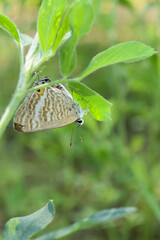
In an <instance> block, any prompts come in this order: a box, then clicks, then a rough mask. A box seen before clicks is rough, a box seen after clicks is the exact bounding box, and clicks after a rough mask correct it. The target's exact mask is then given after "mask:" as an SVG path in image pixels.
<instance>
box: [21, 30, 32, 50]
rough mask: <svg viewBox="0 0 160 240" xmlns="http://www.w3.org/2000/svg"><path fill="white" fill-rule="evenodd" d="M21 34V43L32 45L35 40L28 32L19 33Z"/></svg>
mask: <svg viewBox="0 0 160 240" xmlns="http://www.w3.org/2000/svg"><path fill="white" fill-rule="evenodd" d="M19 36H20V41H21V45H22V46H24V47H25V46H28V45H30V44H31V43H32V41H33V39H32V38H31V37H30V36H29V35H27V34H23V33H19Z"/></svg>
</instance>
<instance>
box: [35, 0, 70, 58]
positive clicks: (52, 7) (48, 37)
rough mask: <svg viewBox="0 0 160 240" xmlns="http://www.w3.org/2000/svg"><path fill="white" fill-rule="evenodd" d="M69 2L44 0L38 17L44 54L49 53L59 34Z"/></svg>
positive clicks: (64, 0) (39, 33) (65, 0)
mask: <svg viewBox="0 0 160 240" xmlns="http://www.w3.org/2000/svg"><path fill="white" fill-rule="evenodd" d="M66 2H67V0H58V1H57V0H43V2H42V5H41V7H40V10H39V15H38V35H39V41H40V45H41V48H42V51H43V53H44V54H45V53H47V51H48V50H49V48H50V47H51V45H52V43H53V41H54V38H55V36H56V34H57V31H58V28H59V25H60V22H61V19H62V16H63V14H64V11H65V8H66Z"/></svg>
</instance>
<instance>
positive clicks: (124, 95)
mask: <svg viewBox="0 0 160 240" xmlns="http://www.w3.org/2000/svg"><path fill="white" fill-rule="evenodd" d="M26 2H27V1H26ZM68 2H69V1H68ZM70 2H74V1H73V0H72V1H71V0H70ZM93 2H97V6H101V8H100V11H101V12H100V13H99V14H100V15H99V14H97V15H96V13H97V12H96V13H95V15H96V21H97V22H98V23H99V26H98V24H96V28H94V29H93V33H92V34H93V35H92V34H91V35H89V36H90V43H89V44H88V43H87V42H88V39H87V41H85V39H84V42H82V43H81V44H82V45H80V46H76V50H78V51H77V52H78V58H77V60H78V61H77V63H78V64H77V66H76V65H75V72H74V74H75V75H76V74H77V73H79V72H82V70H83V69H85V67H86V66H87V65H88V63H89V62H90V64H89V66H88V67H87V69H86V70H84V71H83V72H82V74H80V75H79V76H78V74H77V78H76V79H75V80H76V81H77V82H78V81H79V80H80V79H82V77H83V78H84V77H86V76H87V78H86V79H85V80H86V83H87V85H88V86H89V88H90V87H91V89H95V90H96V91H97V92H99V93H100V94H101V95H102V96H104V98H106V99H109V100H110V101H111V102H112V103H113V106H112V121H108V122H107V123H105V122H104V123H98V122H96V121H94V120H93V119H92V118H90V117H89V115H88V116H87V117H85V125H84V126H83V128H81V129H80V135H81V136H82V138H83V141H84V143H82V144H79V142H78V140H77V142H75V141H76V140H74V142H73V147H72V148H69V139H70V134H71V131H72V126H68V127H66V128H62V129H56V130H53V131H46V132H42V133H34V134H26V135H23V134H18V133H15V132H13V130H12V123H11V124H10V125H9V126H8V128H7V129H6V134H5V136H4V137H3V138H2V141H1V144H0V158H1V161H0V176H1V181H0V202H1V208H0V216H1V219H0V220H1V222H0V225H1V226H4V224H5V222H6V221H7V219H9V218H11V217H13V216H17V215H21V216H22V215H25V214H28V211H34V209H35V208H36V207H37V206H38V207H40V206H41V205H42V204H44V202H46V201H47V200H48V198H51V199H52V198H53V199H54V202H55V204H56V206H57V213H56V221H55V222H54V226H55V228H56V229H58V228H59V226H67V225H69V224H70V223H71V222H73V221H75V219H81V217H82V216H89V215H91V214H92V212H94V211H96V209H99V208H100V206H101V207H102V208H105V207H106V206H108V207H113V206H128V205H135V206H137V207H138V209H139V211H138V212H137V213H136V214H134V215H133V216H131V217H130V218H126V219H123V220H122V221H120V222H118V224H116V223H114V224H113V225H111V226H112V227H111V228H103V229H96V230H93V229H92V230H91V231H89V230H88V231H87V232H84V233H76V234H77V235H76V237H75V236H74V235H73V236H69V238H67V237H66V239H75V238H77V239H84V240H88V239H92V240H97V239H109V240H110V239H114V240H119V239H126V240H132V239H135V238H136V240H141V239H145V240H151V239H155V238H156V239H159V237H160V234H159V223H160V207H159V190H158V189H159V184H160V183H159V172H160V166H159V161H158V159H159V122H160V112H159V103H160V94H159V78H160V76H159V62H160V61H159V56H158V55H155V56H153V57H152V58H150V59H148V60H147V61H142V62H139V63H136V64H121V65H120V66H119V65H116V64H114V65H112V66H110V67H109V68H104V69H101V71H99V70H98V69H99V68H101V67H103V66H109V65H110V64H112V63H110V62H109V65H107V64H108V63H107V64H106V63H105V61H102V60H103V59H101V57H100V58H99V57H98V56H99V55H97V56H95V58H97V59H98V60H99V62H100V64H98V63H95V62H94V58H93V59H92V57H93V56H94V55H96V52H98V51H99V50H98V49H100V51H102V49H106V48H107V50H106V52H107V51H109V50H110V49H111V48H110V46H113V45H114V44H115V42H120V41H121V42H122V41H126V40H127V41H128V39H133V38H134V39H135V40H136V41H142V42H145V43H147V44H148V45H150V46H154V48H155V49H158V46H159V40H160V39H159V35H158V30H157V29H159V23H158V22H156V21H155V19H156V18H153V19H152V17H151V16H153V12H154V8H152V11H153V12H152V14H151V11H150V8H149V7H147V8H146V7H145V8H144V9H142V10H140V9H139V10H138V11H137V10H136V8H135V9H134V14H133V12H129V9H128V10H127V13H128V12H129V13H130V14H129V15H130V18H129V19H127V20H126V15H127V14H126V12H125V11H126V9H125V10H124V8H123V9H122V6H121V8H120V9H119V5H118V2H117V1H108V0H107V1H106V0H99V1H93ZM119 2H120V3H122V4H123V5H125V6H127V4H128V3H130V1H119ZM101 3H102V4H103V5H102V4H101ZM126 3H127V4H126ZM16 4H17V2H15V1H13V7H14V5H16ZM27 4H29V2H27V3H26V5H24V8H23V11H25V13H26V16H27V18H26V19H25V22H27V23H28V21H29V24H30V25H32V26H33V22H31V21H32V18H30V13H29V12H27V9H29V10H30V7H31V6H30V5H27ZM34 4H36V3H34ZM107 4H110V5H107ZM112 4H113V5H112ZM16 6H17V8H18V6H19V3H18V4H17V5H16ZM26 6H27V7H26ZM112 6H113V7H112ZM128 6H129V5H128ZM134 6H135V3H134ZM146 6H147V5H146ZM155 6H156V11H159V5H158V3H157V4H156V3H155ZM93 7H94V10H97V9H96V7H95V5H94V6H93ZM141 7H142V5H141ZM14 9H15V8H14ZM117 9H118V15H117ZM10 10H11V11H12V8H11V9H10ZM23 11H22V12H23ZM70 11H71V7H69V6H68V8H67V9H66V11H65V12H64V18H63V21H62V22H61V23H60V25H59V29H58V30H56V34H55V38H54V39H53V42H52V43H51V45H50V48H49V49H48V51H47V53H46V55H45V57H44V52H42V49H41V47H40V43H39V42H40V40H39V36H38V34H35V37H33V39H31V38H30V37H28V35H27V36H24V40H22V38H23V37H22V34H21V33H20V32H19V30H17V32H18V35H19V38H20V42H21V43H20V44H21V46H22V49H23V47H24V46H26V45H28V44H31V46H30V48H29V51H28V53H27V54H26V56H25V57H24V55H23V54H22V59H23V60H24V59H25V61H24V64H23V61H22V59H21V62H22V68H21V73H20V79H22V81H20V82H19V84H18V86H19V91H18V92H17V94H16V95H15V94H13V89H14V88H15V86H16V81H15V79H16V78H17V75H18V72H17V69H19V67H18V63H19V61H18V59H17V52H16V51H17V49H16V48H15V49H13V48H12V45H11V44H10V42H9V41H8V40H7V41H6V39H5V38H4V40H3V37H4V36H3V34H1V39H0V41H1V43H0V48H1V58H0V60H1V59H2V60H1V64H0V65H1V70H0V79H2V81H1V91H0V113H3V110H4V109H5V107H6V105H7V103H8V102H9V101H10V98H11V96H13V98H12V102H11V103H12V104H11V105H9V106H8V107H7V108H6V112H5V114H4V115H3V116H2V120H3V121H2V120H1V122H0V134H2V132H3V130H4V129H5V127H6V125H7V124H8V123H9V120H10V119H11V117H12V116H13V114H14V112H15V111H16V109H17V107H18V105H19V104H20V102H21V101H22V100H23V98H24V97H25V95H26V94H27V91H26V89H28V88H29V87H30V86H31V85H32V83H33V81H32V79H30V78H31V74H32V72H34V71H36V70H37V69H38V68H39V67H41V64H43V63H44V62H45V61H46V60H48V59H49V58H50V57H52V56H53V55H54V54H55V53H56V51H57V49H58V48H59V47H60V46H61V47H63V46H62V44H65V42H66V41H67V39H68V40H69V39H70V37H72V32H71V25H70V21H69V16H70ZM106 12H107V14H106ZM6 13H7V14H8V13H9V9H8V10H7V12H6ZM14 14H15V12H14V11H12V13H10V16H11V15H12V16H13V15H14ZM122 14H123V18H124V20H125V21H124V22H123V18H122V17H121V16H122ZM125 14H126V15H125ZM102 15H103V19H104V20H105V21H104V22H103V33H101V30H100V29H97V26H98V27H100V24H102V22H101V21H98V20H100V19H101V20H102ZM117 16H118V18H117ZM155 16H156V15H155ZM24 18H25V16H24ZM16 19H19V18H16ZM106 19H107V20H106ZM116 19H118V21H117V20H116ZM146 19H147V21H146ZM121 21H122V22H121ZM4 22H5V21H4ZM22 24H23V21H22V23H21V24H20V25H19V24H17V25H19V26H20V27H21V29H23V26H22ZM107 24H108V25H107ZM9 26H10V24H8V25H7V27H6V28H5V29H6V30H7V31H9V30H8V29H10V27H9ZM107 26H109V28H108V27H107ZM115 26H116V27H115ZM1 27H3V26H2V25H1ZM14 27H15V25H14ZM14 27H13V28H14ZM11 28H12V27H11ZM24 29H25V28H24ZM30 30H31V31H32V30H33V29H30ZM11 31H12V30H11ZM101 34H102V35H101ZM92 36H94V37H95V39H94V38H93V37H92ZM105 36H106V37H105ZM27 39H28V40H27ZM94 40H95V41H94ZM111 40H112V41H111ZM16 41H17V40H16ZM66 43H67V42H66ZM132 43H133V42H132ZM123 44H128V43H123ZM129 44H130V43H129ZM136 44H137V43H136ZM138 44H140V45H141V47H140V48H139V47H138V46H140V45H137V47H138V48H137V49H136V48H135V43H133V48H132V45H131V49H134V51H133V50H132V51H131V52H130V49H129V48H126V49H125V48H124V49H123V51H121V55H119V52H118V51H115V52H114V54H115V55H114V56H116V59H114V63H119V62H121V61H122V62H123V61H124V62H127V61H126V60H125V59H121V57H124V56H125V57H126V58H127V60H128V56H130V53H131V54H137V56H138V59H136V58H137V56H135V55H134V58H133V59H129V62H130V61H132V60H134V61H135V60H136V61H137V60H142V59H143V57H146V56H147V55H148V56H151V55H152V53H155V52H156V51H153V50H152V49H151V48H150V47H148V46H146V45H143V44H141V43H140V42H138ZM117 46H118V45H115V46H113V49H114V47H115V48H116V47H117ZM142 46H143V47H142ZM149 49H150V50H149ZM126 50H127V52H126ZM141 50H142V53H143V54H141ZM145 50H147V52H146V53H147V55H146V53H145ZM148 50H149V51H148ZM139 51H140V52H139ZM24 52H25V53H26V52H27V51H26V50H25V51H24ZM100 54H102V53H100ZM102 56H103V55H102ZM132 56H133V55H132ZM109 57H111V60H112V59H113V56H112V55H109ZM91 59H92V60H91ZM106 60H107V62H108V61H109V60H110V59H108V53H107V58H106ZM53 61H54V60H53ZM64 61H66V63H67V60H64ZM57 62H58V59H57V58H55V62H54V64H53V62H52V61H48V62H47V68H46V69H45V70H43V75H49V76H53V75H54V77H53V79H59V75H60V74H59V72H58V71H57V69H58V64H57ZM93 63H94V64H93ZM92 64H93V66H92ZM90 66H91V67H92V68H90ZM95 70H98V71H97V72H95V73H94V74H92V75H89V74H90V73H92V72H93V71H95ZM53 73H54V74H53ZM57 76H58V77H57ZM106 79H107V80H106ZM58 81H59V82H62V83H63V82H67V83H66V84H68V86H69V85H70V83H72V81H73V80H71V82H69V79H67V80H66V79H59V80H58ZM53 83H54V81H53ZM74 84H76V86H73V84H71V85H72V86H69V87H70V89H71V92H72V91H73V94H74V97H75V98H77V100H79V101H80V103H81V104H82V106H86V102H88V100H87V101H85V100H84V99H86V98H88V95H87V94H88V92H92V90H91V89H88V88H87V90H86V87H84V93H82V89H83V87H82V88H81V87H80V90H79V91H76V90H75V89H77V88H78V89H79V87H77V86H78V84H79V83H75V82H74ZM79 85H81V84H79ZM30 90H31V89H30ZM22 95H23V97H21V98H19V96H22ZM95 95H96V96H97V97H98V96H99V95H98V94H97V93H95ZM98 98H99V97H98ZM14 99H16V101H14ZM17 99H18V101H17ZM96 101H97V99H96V98H94V100H93V101H91V105H93V106H94V104H96ZM105 101H106V100H105ZM105 109H106V108H105ZM90 111H91V108H90ZM8 113H10V114H9V115H8ZM6 116H7V117H6ZM75 138H76V136H75ZM37 166H38V167H37ZM148 173H149V176H150V177H148ZM31 203H32V204H31ZM28 206H30V210H28ZM64 213H65V214H64ZM113 226H114V227H113ZM115 226H116V228H115ZM1 229H2V228H1ZM50 231H53V229H52V227H51V228H50ZM54 234H55V232H54ZM0 239H1V237H0Z"/></svg>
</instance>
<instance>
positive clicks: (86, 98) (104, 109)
mask: <svg viewBox="0 0 160 240" xmlns="http://www.w3.org/2000/svg"><path fill="white" fill-rule="evenodd" d="M68 86H69V88H70V90H71V91H72V94H73V98H74V99H75V100H76V101H78V102H79V103H80V104H81V106H82V108H84V109H88V110H89V112H90V113H91V114H92V115H93V117H94V118H95V119H97V120H99V121H105V120H108V119H111V111H110V108H111V103H110V102H108V101H107V100H106V99H104V98H103V97H102V96H100V95H99V94H98V93H96V92H95V91H93V90H91V89H90V88H88V87H86V86H85V85H84V84H82V83H80V82H77V81H73V80H70V81H68Z"/></svg>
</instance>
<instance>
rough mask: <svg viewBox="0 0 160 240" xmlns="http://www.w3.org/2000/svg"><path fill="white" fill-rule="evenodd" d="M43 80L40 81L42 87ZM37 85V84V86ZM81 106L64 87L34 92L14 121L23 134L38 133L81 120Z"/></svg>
mask: <svg viewBox="0 0 160 240" xmlns="http://www.w3.org/2000/svg"><path fill="white" fill-rule="evenodd" d="M41 82H42V80H39V81H38V85H40V84H41ZM35 85H37V84H35ZM80 111H81V109H80V105H79V104H78V103H76V102H75V101H74V100H73V98H72V96H71V95H70V93H69V92H68V91H67V90H66V89H65V88H64V86H63V85H61V84H58V85H55V86H49V87H46V88H44V89H43V91H42V93H39V92H37V91H34V92H32V93H30V94H28V96H27V97H26V98H25V100H24V102H23V103H22V105H21V106H20V108H19V109H18V111H17V112H16V115H15V119H14V127H15V129H16V130H18V131H22V132H36V131H41V130H47V129H52V128H59V127H63V126H66V125H68V124H70V123H72V122H74V121H76V120H77V119H78V118H79V115H80Z"/></svg>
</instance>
